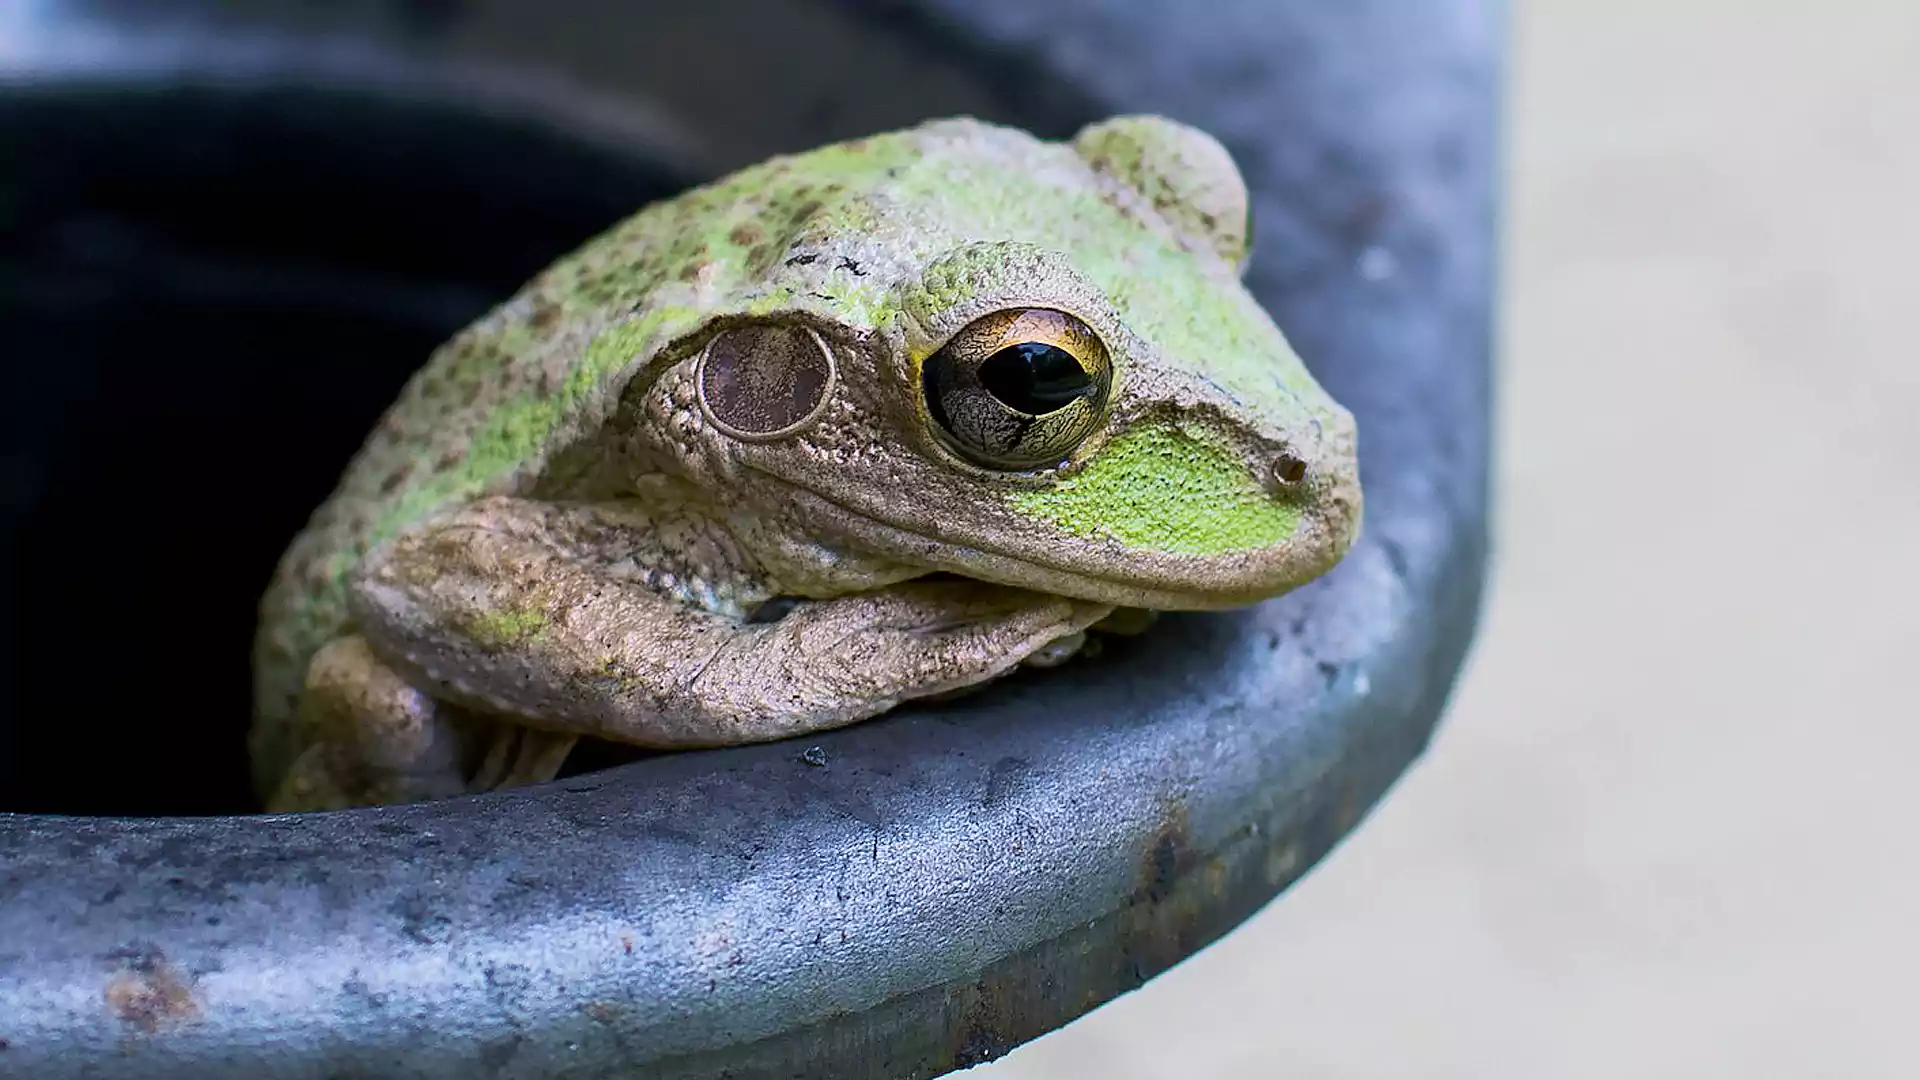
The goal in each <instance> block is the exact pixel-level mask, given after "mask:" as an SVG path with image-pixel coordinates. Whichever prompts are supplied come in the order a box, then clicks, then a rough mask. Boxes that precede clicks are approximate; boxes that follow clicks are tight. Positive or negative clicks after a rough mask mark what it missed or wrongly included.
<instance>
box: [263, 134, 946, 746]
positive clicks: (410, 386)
mask: <svg viewBox="0 0 1920 1080" xmlns="http://www.w3.org/2000/svg"><path fill="white" fill-rule="evenodd" d="M914 135H915V132H914V131H911V130H910V131H905V132H897V133H894V134H891V135H883V136H875V137H873V138H870V139H863V140H858V141H857V142H854V143H848V144H841V145H839V146H835V147H828V148H825V149H823V150H817V151H813V152H811V153H808V154H803V155H799V156H796V157H789V158H776V159H773V160H771V161H768V162H765V163H763V164H760V165H756V166H753V167H751V168H748V169H745V170H742V171H741V172H737V173H734V174H732V175H731V176H729V177H726V178H725V179H722V180H720V181H718V182H716V183H714V184H712V185H709V186H706V187H702V188H697V189H695V190H693V191H689V192H687V193H686V194H684V195H681V196H679V197H678V198H675V199H673V200H669V201H667V202H662V203H656V204H654V205H652V206H649V207H647V208H646V209H644V210H642V211H640V212H639V213H637V214H635V215H634V216H633V217H630V218H628V219H627V220H625V221H623V222H621V223H620V224H618V225H616V226H614V227H613V228H612V229H610V230H609V231H608V232H606V233H604V234H602V235H601V236H599V237H597V238H595V239H593V240H591V241H589V242H588V243H587V244H586V245H585V246H583V247H582V248H581V249H580V250H578V251H577V252H575V253H574V254H573V255H571V256H569V257H567V258H565V259H563V260H562V261H560V262H558V263H556V264H554V265H553V266H552V267H550V268H549V269H548V270H546V271H545V272H543V273H542V274H541V275H540V276H538V277H536V278H535V279H534V280H533V281H531V282H529V283H528V284H527V285H526V286H525V287H524V288H523V289H522V290H521V291H520V292H519V293H518V294H516V295H515V296H514V297H513V298H512V299H510V300H508V301H507V302H506V303H504V304H502V305H501V306H500V307H498V308H496V309H495V310H493V311H492V312H490V313H488V314H487V315H486V316H485V317H484V318H482V319H481V320H480V321H478V322H476V323H475V324H473V325H472V326H470V327H468V328H467V329H465V330H463V331H461V332H460V333H459V334H458V335H456V336H455V337H453V338H452V339H451V340H449V341H448V342H447V343H446V344H445V345H443V346H441V347H440V348H439V349H438V350H436V351H435V352H434V354H433V355H432V357H431V358H430V359H429V360H428V361H427V363H426V364H425V365H424V366H423V367H422V368H421V369H420V371H419V372H417V373H416V374H415V375H414V377H413V378H412V379H411V380H409V381H408V383H407V385H406V387H405V389H404V390H403V391H402V392H401V394H400V397H399V399H398V400H397V401H396V402H395V403H394V404H393V406H392V407H391V408H389V409H388V411H387V412H386V414H385V415H384V416H383V417H382V419H381V421H380V424H379V426H378V427H377V428H376V429H375V430H374V431H373V432H372V434H371V435H370V436H369V437H368V439H367V441H366V443H365V444H364V445H363V446H362V447H361V449H360V451H359V453H358V454H357V455H356V456H355V457H354V458H353V460H352V462H351V463H350V464H349V465H348V466H347V469H346V471H345V473H344V474H343V475H342V477H341V480H340V483H339V485H338V486H337V487H336V488H335V490H334V492H333V494H332V495H331V496H330V497H329V499H328V500H327V502H326V503H325V504H324V505H322V506H321V507H320V508H319V510H317V511H316V512H315V514H314V516H313V518H312V520H311V521H310V522H309V523H308V525H307V527H306V529H305V530H304V531H303V532H302V533H301V534H300V535H299V536H298V537H297V538H296V539H295V540H294V542H293V544H292V545H291V546H290V547H289V548H288V550H287V552H286V554H285V555H284V556H283V557H282V558H281V561H280V564H279V566H278V568H277V570H276V571H275V574H274V578H273V581H272V583H271V584H270V585H269V587H268V590H267V592H266V595H265V596H264V598H263V599H262V601H261V610H260V627H259V633H258V636H257V637H256V639H255V643H254V658H253V659H254V664H253V666H254V714H255V720H254V734H253V739H254V747H253V757H254V763H255V771H256V780H257V781H260V782H261V783H263V784H264V783H269V782H271V779H270V778H271V777H273V776H276V775H277V774H278V772H279V771H280V770H281V769H283V768H284V765H285V764H286V762H287V760H288V758H289V757H290V756H291V753H292V752H293V751H292V750H291V748H290V746H289V745H288V743H287V731H286V729H287V726H288V721H289V720H290V719H291V718H292V716H293V713H294V709H295V705H296V702H297V699H298V695H299V692H300V687H301V684H302V682H303V680H304V675H305V671H306V667H307V664H308V661H309V660H310V659H311V658H312V656H313V654H314V653H315V652H316V651H317V650H318V649H319V648H320V647H321V646H322V645H324V644H325V643H326V642H327V641H328V640H330V639H331V638H333V637H335V636H336V635H338V634H339V633H340V632H341V631H342V629H343V628H344V627H345V626H346V624H347V620H348V614H347V607H346V598H347V581H348V579H349V577H350V575H351V574H352V572H353V570H354V569H355V567H356V566H358V564H359V562H360V560H361V558H362V557H363V556H364V554H365V553H366V552H367V551H368V550H370V549H371V548H372V547H373V546H375V545H376V544H378V543H380V542H381V541H383V540H385V539H387V538H388V537H391V536H392V535H394V534H395V533H396V532H398V531H400V530H401V529H403V528H405V527H406V526H407V525H409V524H411V523H413V522H416V521H418V520H421V519H422V518H424V517H426V516H428V515H430V514H432V513H434V512H436V511H438V510H440V509H443V508H445V507H447V506H450V505H455V504H458V503H461V502H465V501H468V500H471V499H474V498H478V497H483V496H486V495H493V494H521V493H526V492H528V491H529V490H531V489H533V488H534V487H536V486H537V485H540V484H542V483H543V482H545V481H549V480H552V479H553V475H552V474H553V467H554V464H555V463H556V462H559V461H565V460H571V459H569V458H568V455H567V451H568V450H569V449H573V448H576V447H586V446H588V445H590V440H591V439H592V436H593V435H594V434H595V433H596V432H597V431H599V430H600V429H601V427H602V426H603V425H604V424H605V423H606V422H607V420H608V418H609V417H610V415H611V413H612V410H613V407H614V405H615V403H616V401H617V398H618V396H619V394H620V392H621V391H622V389H623V388H624V387H625V385H626V383H627V382H628V381H629V380H630V379H631V378H632V376H633V374H634V368H635V365H636V363H637V362H638V361H639V360H640V359H642V358H644V357H646V356H648V355H650V354H652V353H653V352H655V351H656V350H657V349H658V347H659V346H660V345H662V344H664V343H666V342H669V341H671V340H673V339H675V338H677V337H679V336H680V335H682V334H684V333H686V332H688V331H689V330H692V329H693V328H695V327H696V326H697V325H698V324H699V322H700V320H701V318H702V316H703V315H704V313H705V312H706V311H707V310H708V308H709V307H710V306H711V304H712V302H713V298H716V297H724V296H726V295H728V294H729V293H730V292H731V291H732V290H733V289H734V288H735V287H736V286H737V285H738V283H739V282H740V281H741V280H743V279H744V278H745V277H747V276H749V275H751V274H752V273H754V272H755V268H756V267H762V266H764V265H766V264H767V262H768V260H769V258H771V257H774V256H777V254H778V252H779V247H780V245H781V243H782V237H781V236H780V235H779V229H778V227H777V225H775V226H774V227H769V226H770V223H777V222H779V221H782V220H791V221H799V220H802V219H804V218H806V217H807V216H808V215H809V214H811V213H812V212H813V211H814V210H815V209H817V208H818V205H819V200H820V199H823V198H831V197H832V195H833V194H834V193H836V192H839V191H841V190H843V189H844V188H845V187H847V186H849V185H850V184H858V183H859V182H860V180H861V178H862V177H863V176H867V175H872V174H876V173H883V172H884V171H885V170H887V169H889V168H892V167H895V166H896V165H898V164H902V163H905V162H907V161H910V160H911V159H912V158H913V157H914V156H915V155H916V154H917V152H918V150H917V145H918V144H917V142H916V140H915V139H914Z"/></svg>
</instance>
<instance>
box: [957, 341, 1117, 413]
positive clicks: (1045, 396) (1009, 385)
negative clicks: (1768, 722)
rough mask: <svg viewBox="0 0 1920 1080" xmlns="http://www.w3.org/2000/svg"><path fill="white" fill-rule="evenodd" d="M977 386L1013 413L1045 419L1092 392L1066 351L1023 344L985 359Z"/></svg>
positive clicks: (1085, 376)
mask: <svg viewBox="0 0 1920 1080" xmlns="http://www.w3.org/2000/svg"><path fill="white" fill-rule="evenodd" d="M980 385H981V386H983V387H985V388H986V390H987V393H989V394H992V395H993V396H994V397H996V398H998V399H1000V403H1001V404H1002V405H1005V406H1006V407H1007V408H1009V409H1012V410H1014V411H1015V412H1023V413H1026V414H1027V415H1029V416H1044V415H1046V414H1047V413H1050V412H1052V411H1054V410H1055V409H1063V408H1065V407H1067V406H1068V405H1071V404H1073V403H1074V402H1075V401H1077V400H1078V399H1080V398H1083V397H1085V396H1087V394H1089V393H1091V392H1092V390H1093V379H1092V377H1090V376H1089V375H1088V374H1087V373H1086V371H1085V370H1084V369H1082V368H1081V367H1080V361H1078V360H1075V359H1074V358H1073V357H1072V356H1071V355H1070V354H1068V352H1067V351H1066V350H1065V349H1062V348H1060V347H1059V346H1056V345H1048V344H1046V343H1045V342H1039V341H1023V342H1021V343H1020V344H1018V345H1009V346H1007V347H1006V348H1004V349H1001V350H1000V351H999V352H997V353H994V354H993V355H992V356H989V357H987V359H986V362H985V363H983V364H981V365H980Z"/></svg>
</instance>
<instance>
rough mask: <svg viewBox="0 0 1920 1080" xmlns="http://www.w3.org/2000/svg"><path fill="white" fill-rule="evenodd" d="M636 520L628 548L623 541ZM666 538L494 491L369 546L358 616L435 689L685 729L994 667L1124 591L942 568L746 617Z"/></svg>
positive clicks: (800, 716) (865, 698)
mask: <svg viewBox="0 0 1920 1080" xmlns="http://www.w3.org/2000/svg"><path fill="white" fill-rule="evenodd" d="M656 527H657V526H656ZM623 536H624V538H625V541H626V543H627V545H628V547H627V548H626V557H621V553H620V551H619V550H618V545H617V544H616V543H614V541H615V540H617V539H619V538H621V537H623ZM651 545H652V541H651V539H650V538H648V537H646V536H643V535H640V534H639V530H637V529H636V528H635V527H634V525H633V524H631V521H630V522H629V524H627V525H626V526H625V527H624V531H623V527H622V526H621V525H620V524H618V523H617V522H610V520H609V511H608V509H607V508H605V507H596V506H591V505H573V506H556V505H552V504H545V503H539V502H533V501H526V500H516V499H506V498H499V499H492V500H487V501H485V502H481V503H478V504H475V505H473V506H470V507H466V508H463V509H461V510H458V511H456V512H453V513H451V514H448V515H445V516H443V517H441V518H438V519H436V520H434V521H432V522H429V523H427V524H425V525H424V526H422V527H419V528H416V529H414V530H412V531H410V532H408V533H406V534H403V535H402V536H400V537H397V538H396V539H395V540H394V541H392V542H390V543H388V544H387V545H385V546H384V547H382V548H381V549H378V550H377V551H375V552H374V553H373V554H372V555H370V556H369V558H368V561H367V564H366V566H365V570H364V573H363V575H362V576H361V578H360V580H359V583H358V586H357V588H356V589H355V592H354V602H355V618H356V621H357V623H358V625H359V627H360V630H361V632H362V633H363V634H364V635H366V637H367V639H368V640H369V641H370V642H371V643H372V646H373V648H374V649H375V650H376V651H377V652H379V654H380V655H381V656H382V657H383V658H385V659H386V660H387V661H388V662H389V663H391V664H393V665H394V667H395V669H396V670H398V671H400V672H402V673H404V674H405V675H406V677H407V678H408V680H409V682H410V683H412V684H413V685H416V686H418V687H420V688H421V689H423V690H425V691H426V692H427V693H429V694H431V695H432V696H433V697H435V698H437V699H440V700H442V701H447V702H453V703H456V704H458V705H461V706H465V707H467V708H470V709H473V710H476V711H479V712H483V713H489V714H494V715H503V716H511V717H515V718H518V719H520V720H521V721H522V722H524V723H526V724H529V725H532V726H534V727H538V728H543V729H547V730H552V731H561V732H566V733H570V734H576V735H592V736H597V737H600V738H605V739H609V740H612V741H615V742H621V743H627V744H630V745H635V746H643V747H655V748H680V747H696V746H724V745H731V744H736V743H746V742H759V741H764V740H770V739H776V738H781V737H784V736H789V735H796V734H801V733H804V732H808V731H815V730H819V729H824V728H831V727H838V726H842V725H845V724H848V723H852V722H854V721H857V720H861V719H864V718H867V717H870V716H874V715H877V714H879V713H881V712H884V711H886V710H887V709H889V708H891V707H893V706H894V705H896V704H898V703H900V702H902V701H905V700H907V699H910V698H918V697H925V696H928V695H932V694H937V693H941V692H943V691H948V690H952V689H955V688H957V687H962V686H968V685H972V684H974V683H979V682H984V681H986V680H988V679H991V678H993V677H995V676H997V675H1000V674H1003V673H1005V672H1006V671H1008V670H1010V669H1012V668H1013V667H1014V666H1016V665H1017V664H1019V663H1020V661H1021V660H1022V659H1023V658H1025V657H1027V656H1028V655H1029V654H1031V653H1033V652H1034V651H1035V650H1037V649H1040V648H1041V647H1043V646H1045V645H1046V644H1047V643H1048V642H1051V641H1054V640H1057V639H1059V638H1062V637H1067V636H1070V635H1073V634H1077V633H1079V632H1080V631H1082V630H1084V629H1085V628H1086V627H1088V626H1090V625H1092V624H1093V623H1095V622H1097V621H1099V620H1100V619H1101V618H1103V617H1105V616H1106V615H1107V614H1108V613H1110V612H1111V611H1112V607H1111V606H1110V605H1107V604H1099V603H1091V602H1085V601H1078V600H1071V599H1066V598H1062V597H1056V596H1049V595H1045V594H1041V593H1035V592H1031V591H1028V590H1024V589H1017V588H1010V587H1005V586H999V585H990V584H986V583H983V582H978V581H972V580H967V579H944V578H943V579H916V580H907V581H901V582H898V583H895V584H889V585H884V586H882V587H879V588H876V589H873V590H871V591H867V592H862V593H859V594H856V595H852V596H846V597H840V598H836V599H828V600H801V601H798V602H797V603H795V604H794V605H793V607H792V608H791V609H790V610H789V611H787V612H786V613H785V614H784V615H783V616H781V617H780V618H779V619H777V620H775V621H768V622H760V621H754V620H751V619H739V618H733V617H730V616H728V615H725V614H720V613H716V612H714V611H710V610H706V609H704V608H702V607H698V606H695V605H693V604H690V603H687V602H685V601H684V600H682V599H680V595H685V594H687V593H688V592H689V590H688V589H687V587H686V586H687V582H686V581H685V580H684V579H683V578H681V577H680V576H679V575H676V580H675V581H674V582H673V583H672V587H673V588H674V589H675V590H677V593H678V595H673V594H669V593H668V592H667V590H666V585H665V579H664V578H663V577H662V575H661V574H660V573H659V572H657V571H656V572H653V573H648V572H647V569H648V568H644V567H640V566H637V565H636V556H643V555H644V552H645V551H646V550H647V549H648V548H649V547H650V546H651ZM675 547H676V548H684V545H675ZM681 558H682V561H686V558H687V557H686V556H685V555H684V553H683V554H682V556H681ZM694 561H696V562H697V561H698V560H697V559H696V560H694ZM698 570H699V567H698V566H697V565H695V566H689V567H687V571H688V572H689V573H693V574H697V572H698ZM693 591H697V590H693Z"/></svg>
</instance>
